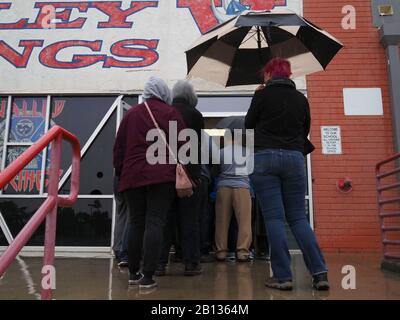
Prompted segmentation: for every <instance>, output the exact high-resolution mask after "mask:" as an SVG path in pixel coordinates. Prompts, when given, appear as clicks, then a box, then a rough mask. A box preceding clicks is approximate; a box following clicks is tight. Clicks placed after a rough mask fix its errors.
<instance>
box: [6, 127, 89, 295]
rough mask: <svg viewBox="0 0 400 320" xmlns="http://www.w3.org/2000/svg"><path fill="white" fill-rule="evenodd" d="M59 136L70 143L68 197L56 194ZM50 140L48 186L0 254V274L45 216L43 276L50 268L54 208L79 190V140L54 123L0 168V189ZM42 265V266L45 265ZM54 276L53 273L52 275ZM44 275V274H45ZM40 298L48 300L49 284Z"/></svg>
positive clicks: (70, 201)
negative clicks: (70, 160)
mask: <svg viewBox="0 0 400 320" xmlns="http://www.w3.org/2000/svg"><path fill="white" fill-rule="evenodd" d="M62 140H66V141H68V142H69V143H70V144H71V145H72V173H71V192H70V194H69V196H68V197H63V196H59V195H58V182H59V180H60V175H59V172H60V161H61V143H62ZM50 143H51V160H50V161H51V162H50V175H49V186H48V197H47V199H46V200H45V202H44V203H43V204H42V205H41V206H40V208H39V209H38V210H37V211H36V212H35V214H34V215H33V216H32V218H31V219H30V220H29V221H28V223H27V224H26V225H25V226H24V227H23V228H22V230H21V231H20V232H19V233H18V235H17V236H16V237H15V239H14V240H13V241H12V242H11V243H10V245H9V246H8V248H7V250H6V251H5V252H4V253H3V254H2V255H1V256H0V277H1V276H2V275H3V274H4V272H5V271H6V270H7V268H8V267H9V266H10V264H11V263H12V262H13V261H14V259H15V258H16V257H17V255H18V253H19V252H20V251H21V249H22V248H23V247H24V246H25V244H26V243H27V242H28V241H29V239H30V238H31V237H32V235H33V233H34V232H35V231H36V230H37V228H38V227H39V226H40V224H41V223H42V222H43V221H44V219H45V218H46V230H45V241H44V258H43V269H42V274H43V280H45V279H47V278H48V277H49V276H50V275H49V274H47V273H46V274H44V273H45V272H47V271H44V270H51V269H48V267H49V266H50V267H52V268H53V270H54V250H55V239H56V223H57V208H58V207H71V206H73V205H74V203H75V201H76V199H77V197H78V192H79V177H80V157H81V150H80V143H79V140H78V139H77V138H76V137H75V136H74V135H73V134H72V133H70V132H68V131H66V130H65V129H63V128H61V127H59V126H54V127H53V128H51V129H50V130H49V132H47V133H46V134H45V135H44V136H43V137H42V138H40V139H39V141H37V142H36V143H35V144H33V145H32V146H31V147H29V148H28V149H27V150H26V151H25V152H24V153H22V154H21V155H20V156H19V157H18V158H17V159H16V160H14V161H13V162H12V163H11V164H10V165H9V166H8V167H7V168H5V169H4V170H3V171H2V172H0V189H3V188H4V187H5V186H6V185H7V184H8V183H9V182H10V181H11V180H12V179H13V178H14V177H15V176H16V175H17V174H18V172H20V171H21V170H22V169H23V168H24V167H25V166H26V165H28V164H29V163H30V162H31V161H32V159H34V158H35V157H36V156H37V155H38V154H40V152H41V151H42V150H43V149H44V148H46V147H47V146H48V145H49V144H50ZM45 267H46V268H45ZM49 272H51V271H49ZM54 276H55V275H54ZM45 277H46V278H45ZM43 280H42V291H41V298H42V299H43V300H49V299H51V298H52V293H53V292H52V291H53V288H52V286H51V285H49V286H43Z"/></svg>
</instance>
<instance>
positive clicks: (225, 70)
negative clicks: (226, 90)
mask: <svg viewBox="0 0 400 320" xmlns="http://www.w3.org/2000/svg"><path fill="white" fill-rule="evenodd" d="M342 47H343V45H342V44H341V43H340V42H339V41H338V40H337V39H335V38H334V37H333V36H332V35H330V34H329V33H328V32H326V31H324V30H322V29H320V28H318V27H317V26H315V25H314V24H312V23H311V22H309V21H308V20H306V19H304V18H303V17H301V16H299V15H297V14H296V13H294V12H292V11H290V10H281V11H273V12H270V11H245V12H243V13H242V14H241V15H239V16H237V17H234V18H232V19H231V20H228V21H226V22H225V23H223V24H221V25H219V26H217V27H216V28H214V29H212V30H210V31H209V32H207V33H206V34H204V35H203V36H202V37H200V38H199V39H198V40H197V41H196V43H195V44H193V46H192V47H191V48H190V49H189V50H188V51H186V58H187V67H188V76H189V77H199V78H202V79H206V80H209V81H212V82H215V83H219V84H221V85H223V86H226V87H229V86H235V85H250V84H260V83H263V82H264V79H263V74H262V68H263V67H264V65H265V64H266V63H267V62H268V61H269V60H270V59H272V58H274V57H281V58H286V59H288V60H289V61H290V63H291V65H292V72H293V77H298V76H303V75H307V74H311V73H313V72H317V71H322V70H324V69H325V68H326V67H327V66H328V64H329V62H330V61H331V60H332V59H333V57H334V56H335V55H336V54H337V53H338V51H339V50H340V49H341V48H342Z"/></svg>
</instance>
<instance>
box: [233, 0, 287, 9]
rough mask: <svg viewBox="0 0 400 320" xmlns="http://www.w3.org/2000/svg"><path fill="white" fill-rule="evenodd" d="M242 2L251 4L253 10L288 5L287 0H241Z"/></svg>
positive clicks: (247, 4)
mask: <svg viewBox="0 0 400 320" xmlns="http://www.w3.org/2000/svg"><path fill="white" fill-rule="evenodd" d="M240 2H241V3H242V4H244V5H246V6H250V9H251V10H271V9H273V8H274V7H276V6H284V5H286V0H241V1H240Z"/></svg>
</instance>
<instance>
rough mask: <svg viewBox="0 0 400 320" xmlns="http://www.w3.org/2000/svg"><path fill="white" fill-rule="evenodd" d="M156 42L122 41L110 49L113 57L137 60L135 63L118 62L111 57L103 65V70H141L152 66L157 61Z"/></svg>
mask: <svg viewBox="0 0 400 320" xmlns="http://www.w3.org/2000/svg"><path fill="white" fill-rule="evenodd" d="M131 46H143V47H146V49H142V48H131ZM157 46H158V40H141V39H131V40H122V41H119V42H117V43H115V44H114V45H113V46H112V47H111V53H112V54H113V55H114V56H118V57H124V58H137V59H139V60H137V61H120V60H117V59H115V58H113V57H108V58H107V60H106V61H105V63H104V67H105V68H110V67H114V68H143V67H147V66H150V65H152V64H153V63H155V62H156V61H157V60H158V57H159V56H158V53H157V51H156V49H157Z"/></svg>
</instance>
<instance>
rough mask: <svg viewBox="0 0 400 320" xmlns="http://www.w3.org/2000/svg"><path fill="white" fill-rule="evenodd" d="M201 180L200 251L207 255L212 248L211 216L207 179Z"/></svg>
mask: <svg viewBox="0 0 400 320" xmlns="http://www.w3.org/2000/svg"><path fill="white" fill-rule="evenodd" d="M201 181H202V182H201V184H200V186H199V226H200V253H201V254H202V255H207V254H209V253H210V251H211V250H212V243H213V235H212V228H213V224H212V222H213V216H212V211H211V208H210V201H209V198H208V185H209V180H208V179H207V178H203V177H202V178H201Z"/></svg>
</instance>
